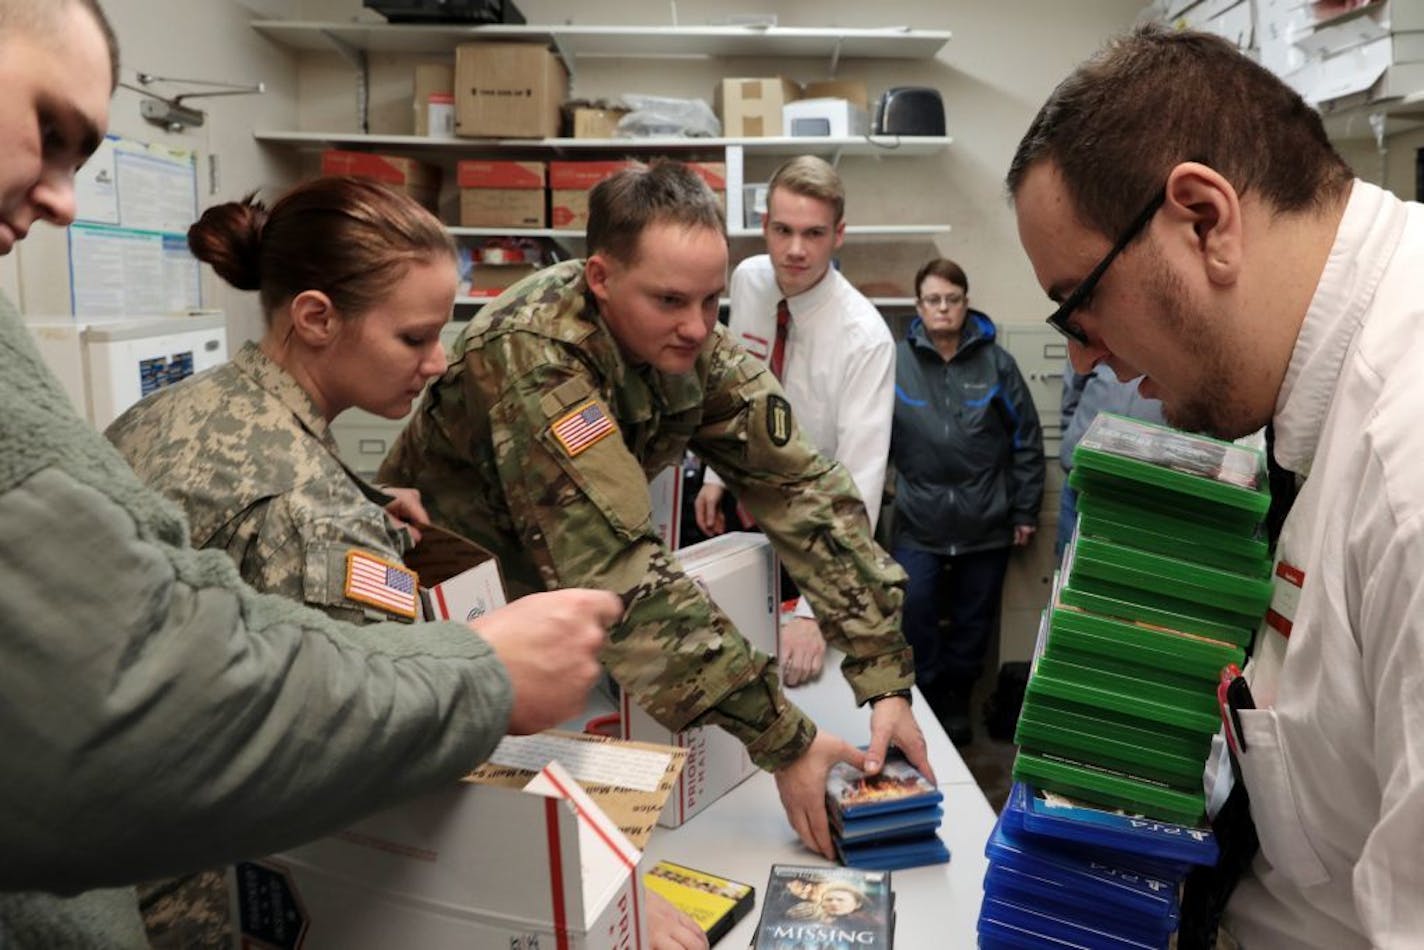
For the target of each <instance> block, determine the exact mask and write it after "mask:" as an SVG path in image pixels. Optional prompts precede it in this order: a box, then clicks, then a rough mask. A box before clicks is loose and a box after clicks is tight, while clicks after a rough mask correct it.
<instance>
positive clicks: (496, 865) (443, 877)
mask: <svg viewBox="0 0 1424 950" xmlns="http://www.w3.org/2000/svg"><path fill="white" fill-rule="evenodd" d="M516 744H517V745H520V746H521V748H520V749H518V750H516V751H514V752H512V753H510V752H508V750H507V746H511V745H516ZM530 746H532V747H533V748H529V747H530ZM552 746H557V747H560V748H562V749H563V750H566V751H557V752H556V753H555V754H557V755H559V756H560V758H559V759H555V760H554V761H550V762H548V763H547V764H546V765H544V766H542V767H539V768H538V769H537V770H535V769H530V768H526V767H524V766H523V765H521V764H512V765H511V764H500V762H501V760H503V761H504V762H506V763H508V762H511V761H512V762H515V763H521V762H528V761H535V760H537V759H538V758H540V757H542V755H544V754H547V753H548V750H549V748H550V747H552ZM567 750H572V751H567ZM633 758H636V759H637V760H638V761H637V764H636V767H634V768H633V769H632V770H631V771H632V772H633V773H635V774H638V775H640V776H641V777H642V780H643V786H642V787H641V788H622V787H615V786H612V785H608V784H601V783H600V782H598V781H596V780H595V781H590V780H589V779H587V778H585V779H583V780H581V781H575V780H574V778H573V774H572V773H573V772H579V773H580V774H584V775H593V776H595V777H596V776H598V775H606V774H620V775H621V774H627V773H629V771H630V770H629V767H628V762H629V761H631V760H632V759H633ZM684 758H685V753H683V752H682V751H681V750H678V749H671V748H665V747H658V746H652V745H648V744H646V743H623V742H618V741H616V740H609V739H604V738H600V737H595V736H580V735H573V734H567V733H541V734H540V735H538V736H530V737H520V738H517V739H514V740H510V739H506V740H505V742H504V743H501V745H500V748H499V749H498V750H496V752H495V756H494V759H493V760H492V761H491V762H489V763H486V764H485V765H483V766H481V767H480V768H479V769H477V770H476V771H475V772H473V773H472V774H471V775H469V776H468V777H467V778H466V779H464V780H463V781H461V782H460V783H459V784H457V785H455V786H453V787H451V788H449V789H446V790H443V791H440V792H436V793H433V794H431V795H427V796H425V797H423V798H420V799H417V800H414V801H411V802H408V803H406V804H404V805H400V806H397V807H395V808H391V809H388V810H386V811H384V812H380V813H378V814H376V815H372V816H370V817H369V818H366V819H364V820H363V821H360V822H358V823H357V824H355V825H353V826H351V827H350V828H347V829H346V830H345V831H342V832H339V833H337V834H335V835H331V836H329V837H327V838H323V839H321V840H319V841H314V842H311V843H309V844H305V845H302V846H300V847H297V848H293V849H291V850H289V851H286V852H283V853H281V854H278V855H273V856H272V857H269V858H263V859H261V860H258V861H248V862H243V863H241V864H238V865H237V867H236V868H234V869H233V870H232V871H231V872H230V891H231V894H232V900H233V904H234V918H233V919H234V920H236V921H239V922H240V941H241V945H242V946H243V947H252V948H259V947H261V948H266V947H301V948H303V950H336V948H340V950H377V948H382V950H385V948H390V947H420V948H422V950H447V948H448V950H456V948H459V950H511V948H519V950H534V948H538V947H545V948H554V947H559V948H563V947H568V948H575V950H614V948H618V950H623V948H636V947H647V946H648V942H647V932H646V926H645V924H644V919H643V918H644V910H643V909H644V907H645V896H644V892H643V885H642V874H641V872H640V869H639V865H640V862H641V859H642V852H641V849H642V847H643V846H644V845H645V844H646V842H647V839H648V836H649V835H650V834H651V833H652V830H653V821H652V816H653V815H655V814H656V813H657V812H658V811H659V810H660V809H661V808H662V806H663V803H664V802H665V801H666V799H667V797H668V795H669V793H670V792H671V790H672V788H673V785H674V784H675V782H676V780H677V776H678V775H679V773H680V772H681V769H682V765H683V761H684ZM563 759H568V760H569V761H570V762H571V763H574V764H572V765H570V766H569V767H567V768H566V767H565V766H564V765H563V764H562V761H561V760H563ZM649 786H651V787H649Z"/></svg>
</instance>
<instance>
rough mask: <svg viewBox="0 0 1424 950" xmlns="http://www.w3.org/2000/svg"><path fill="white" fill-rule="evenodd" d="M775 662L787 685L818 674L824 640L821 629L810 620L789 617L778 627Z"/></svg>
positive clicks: (822, 655) (823, 659)
mask: <svg viewBox="0 0 1424 950" xmlns="http://www.w3.org/2000/svg"><path fill="white" fill-rule="evenodd" d="M777 648H778V651H779V655H778V657H777V663H778V664H779V665H780V666H781V673H782V675H783V676H784V677H785V681H786V685H787V686H798V685H800V684H801V683H806V682H810V681H811V680H813V679H815V678H816V677H817V676H820V675H821V664H822V662H824V661H825V659H826V641H825V638H824V637H822V636H821V627H820V625H818V624H817V623H816V621H815V620H813V619H811V618H810V617H793V618H792V619H790V620H788V621H786V623H784V624H782V625H781V636H780V638H779V641H778V643H777Z"/></svg>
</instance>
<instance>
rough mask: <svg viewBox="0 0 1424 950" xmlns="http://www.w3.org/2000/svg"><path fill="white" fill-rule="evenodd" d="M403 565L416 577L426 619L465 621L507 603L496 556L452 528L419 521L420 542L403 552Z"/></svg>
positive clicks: (481, 615) (474, 618)
mask: <svg viewBox="0 0 1424 950" xmlns="http://www.w3.org/2000/svg"><path fill="white" fill-rule="evenodd" d="M405 565H406V567H408V568H410V569H411V570H413V571H415V572H416V574H417V575H418V576H419V577H420V600H421V605H422V607H423V609H424V616H425V619H427V620H462V621H464V622H466V623H468V622H470V621H471V620H476V619H478V618H480V617H483V616H484V615H485V614H487V613H489V612H490V611H492V610H498V609H499V608H500V607H503V606H504V605H505V603H507V600H506V598H505V593H504V581H503V578H502V577H501V576H500V573H499V559H498V558H496V557H495V556H494V555H493V554H491V553H490V552H489V551H486V550H485V549H484V548H482V547H480V546H479V545H478V544H476V543H475V542H473V541H471V540H469V539H468V538H464V537H461V536H460V535H458V534H456V533H455V532H453V531H446V530H445V529H444V528H438V527H436V526H434V525H421V526H420V543H419V544H417V545H416V546H415V547H414V548H412V549H411V550H410V551H408V552H407V553H406V556H405Z"/></svg>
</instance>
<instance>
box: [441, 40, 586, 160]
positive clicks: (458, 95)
mask: <svg viewBox="0 0 1424 950" xmlns="http://www.w3.org/2000/svg"><path fill="white" fill-rule="evenodd" d="M568 91H569V74H568V71H567V70H566V69H565V68H564V64H563V62H561V61H560V59H559V58H558V57H557V56H555V55H554V54H553V53H551V52H549V50H547V49H545V48H544V47H543V46H539V45H536V44H533V43H497V42H479V43H462V44H461V45H459V46H457V47H456V48H455V133H456V134H457V135H462V136H467V137H477V138H478V137H490V138H554V137H555V136H557V135H558V134H559V107H560V105H562V104H563V101H564V99H566V98H568Z"/></svg>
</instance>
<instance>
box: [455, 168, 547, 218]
mask: <svg viewBox="0 0 1424 950" xmlns="http://www.w3.org/2000/svg"><path fill="white" fill-rule="evenodd" d="M455 178H456V183H457V184H458V185H459V186H460V225H461V226H462V227H466V228H542V227H544V201H545V198H544V183H545V180H546V178H547V168H546V166H545V165H544V163H543V162H508V161H498V162H497V161H463V162H460V163H459V165H458V166H456V171H455Z"/></svg>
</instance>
